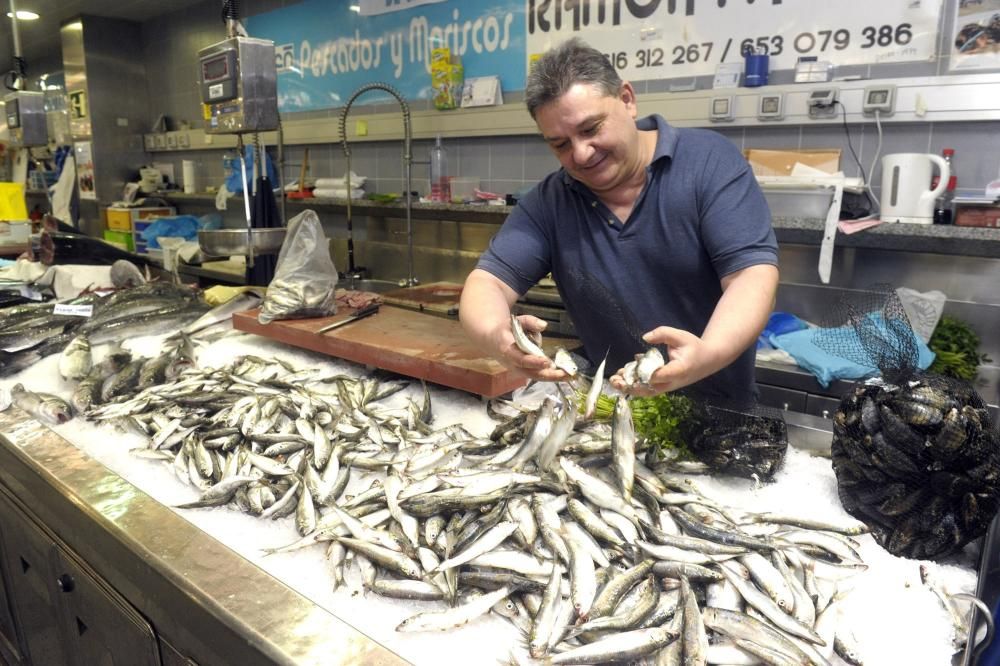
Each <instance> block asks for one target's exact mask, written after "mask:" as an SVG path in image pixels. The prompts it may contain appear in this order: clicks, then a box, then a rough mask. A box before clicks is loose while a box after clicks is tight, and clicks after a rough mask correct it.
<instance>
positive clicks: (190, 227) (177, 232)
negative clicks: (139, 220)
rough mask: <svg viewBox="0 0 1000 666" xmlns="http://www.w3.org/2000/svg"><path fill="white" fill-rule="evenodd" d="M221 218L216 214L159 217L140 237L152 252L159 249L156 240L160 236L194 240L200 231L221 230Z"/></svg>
mask: <svg viewBox="0 0 1000 666" xmlns="http://www.w3.org/2000/svg"><path fill="white" fill-rule="evenodd" d="M221 228H222V216H221V215H219V214H218V213H209V214H208V215H202V216H201V217H195V216H193V215H175V216H173V217H161V218H157V219H156V220H155V221H153V222H151V223H150V224H149V226H148V227H146V228H145V229H143V231H142V237H143V238H144V239H145V240H146V246H147V247H149V248H152V249H154V250H158V249H159V248H160V242H159V241H158V240H157V239H158V238H159V237H160V236H172V237H175V238H183V239H185V240H194V239H195V238H197V237H198V232H199V231H200V230H201V229H221Z"/></svg>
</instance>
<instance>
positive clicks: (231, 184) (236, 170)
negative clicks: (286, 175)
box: [226, 146, 281, 194]
mask: <svg viewBox="0 0 1000 666" xmlns="http://www.w3.org/2000/svg"><path fill="white" fill-rule="evenodd" d="M263 152H264V164H266V165H267V179H268V180H269V181H271V187H272V188H274V189H280V187H281V185H280V184H279V183H278V172H277V171H276V170H275V168H274V163H273V162H272V161H271V157H270V155H268V154H267V151H266V150H265V151H263ZM244 153H245V159H246V164H247V186H248V187H249V188H250V191H251V192H253V146H246V147H245V151H244ZM231 167H232V171H230V173H229V175H228V176H226V189H227V190H229V192H230V193H233V194H242V193H243V169H242V168H241V167H240V160H239V158H238V157H237V158H236V159H234V160H233V163H232V165H231Z"/></svg>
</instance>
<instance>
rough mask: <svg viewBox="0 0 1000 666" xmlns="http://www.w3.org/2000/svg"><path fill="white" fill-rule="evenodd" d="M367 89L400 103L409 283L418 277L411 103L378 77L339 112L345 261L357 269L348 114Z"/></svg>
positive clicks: (359, 89) (352, 272)
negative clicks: (344, 160)
mask: <svg viewBox="0 0 1000 666" xmlns="http://www.w3.org/2000/svg"><path fill="white" fill-rule="evenodd" d="M370 90H381V91H383V92H387V93H389V94H390V95H392V96H393V97H395V98H396V101H397V102H399V106H400V108H401V109H402V111H403V173H404V176H405V181H406V182H405V190H404V193H403V200H404V202H405V204H406V243H407V270H406V285H407V286H408V287H412V286H414V285H416V284H418V280H417V278H416V277H414V275H413V222H412V219H411V211H412V194H411V193H412V191H413V187H412V168H413V155H412V153H411V152H410V142H411V137H412V133H411V130H410V106H409V105H408V104H407V103H406V100H405V99H403V95H402V94H401V93H400V92H399V91H398V90H396V89H395V88H393V87H392V86H390V85H389V84H388V83H382V82H381V81H373V82H371V83H366V84H364V85H363V86H361V87H360V88H358V89H357V90H355V91H354V92H353V93H352V94H351V97H350V98H349V99H348V100H347V104H345V105H344V109H343V111H341V112H340V144H341V146H343V148H344V157H346V158H347V175H346V181H347V182H346V185H347V261H348V269H349V272H350V273H351V274H354V273H356V269H355V266H354V223H353V220H352V218H351V147H350V145H349V144H348V142H347V114H348V113H350V111H351V106H352V105H353V104H354V101H355V100H356V99H357V98H358V97H360V96H361V95H363V94H365V93H366V92H368V91H370Z"/></svg>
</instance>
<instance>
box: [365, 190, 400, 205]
mask: <svg viewBox="0 0 1000 666" xmlns="http://www.w3.org/2000/svg"><path fill="white" fill-rule="evenodd" d="M365 198H366V199H368V200H369V201H374V202H375V203H383V204H388V203H395V202H396V201H398V200H399V199H400V195H399V194H378V193H376V192H369V193H368V194H367V195H365Z"/></svg>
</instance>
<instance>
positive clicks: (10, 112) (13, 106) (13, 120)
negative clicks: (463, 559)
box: [4, 99, 21, 129]
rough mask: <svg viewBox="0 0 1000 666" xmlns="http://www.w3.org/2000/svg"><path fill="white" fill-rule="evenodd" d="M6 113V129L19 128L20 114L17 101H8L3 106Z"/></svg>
mask: <svg viewBox="0 0 1000 666" xmlns="http://www.w3.org/2000/svg"><path fill="white" fill-rule="evenodd" d="M4 107H5V108H6V111H7V127H9V128H10V129H17V128H18V127H20V126H21V114H20V113H19V112H18V106H17V100H16V99H9V100H7V103H6V104H4Z"/></svg>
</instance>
